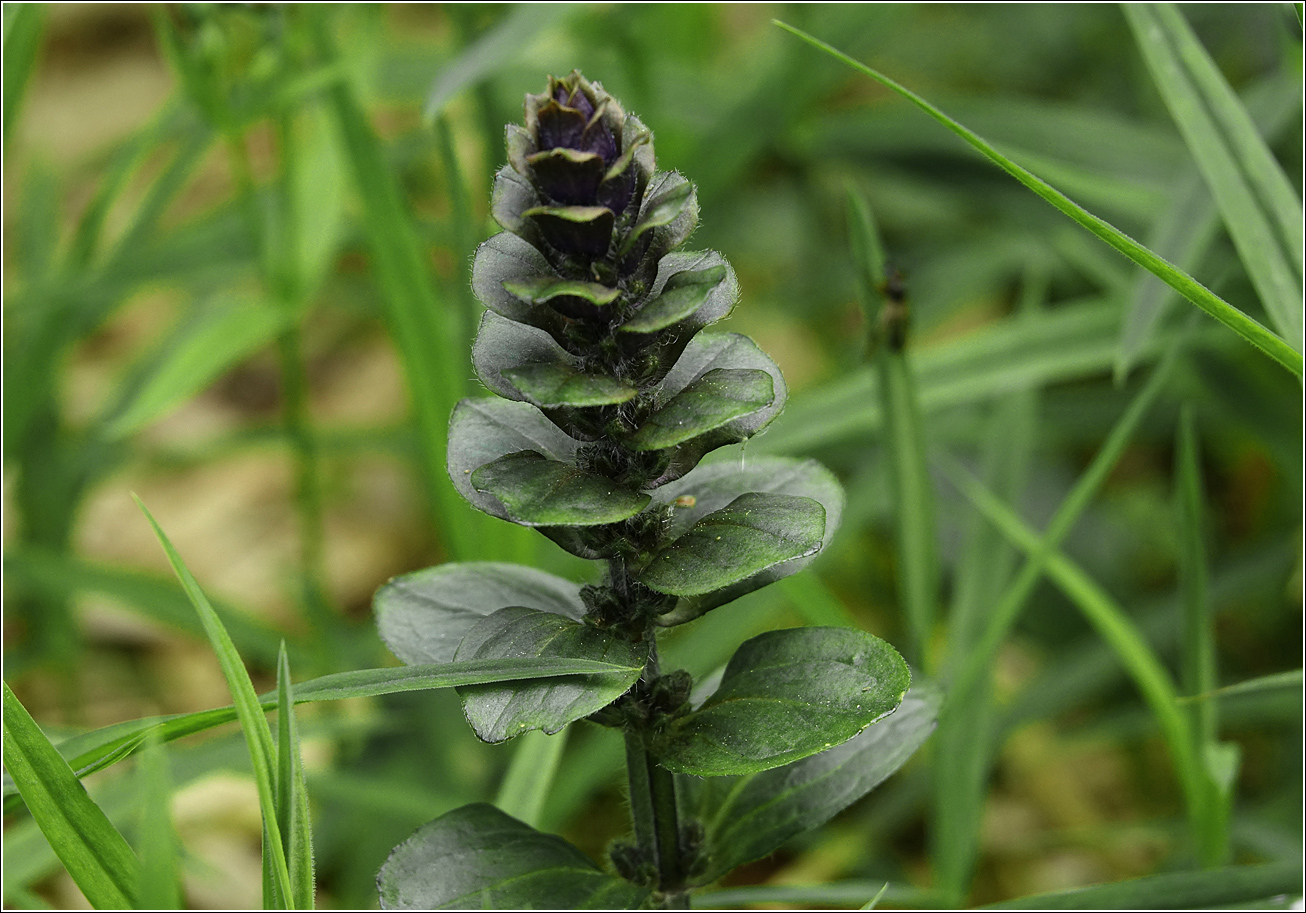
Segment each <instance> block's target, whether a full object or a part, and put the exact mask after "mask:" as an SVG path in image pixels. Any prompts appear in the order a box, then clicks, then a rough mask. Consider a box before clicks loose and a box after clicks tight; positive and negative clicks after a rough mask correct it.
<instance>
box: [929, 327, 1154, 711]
mask: <svg viewBox="0 0 1306 913" xmlns="http://www.w3.org/2000/svg"><path fill="white" fill-rule="evenodd" d="M1176 351H1177V350H1172V351H1171V354H1170V355H1169V356H1167V358H1166V359H1165V361H1163V362H1162V363H1161V364H1160V365H1159V366H1158V367H1157V368H1156V370H1155V371H1154V372H1153V373H1152V376H1151V377H1150V378H1148V381H1147V383H1146V384H1144V385H1143V388H1142V389H1141V390H1140V391H1139V392H1138V394H1137V395H1136V396H1135V397H1134V399H1133V401H1132V402H1131V403H1130V404H1129V407H1128V408H1127V409H1126V410H1125V412H1124V414H1123V415H1122V416H1121V417H1120V420H1119V421H1117V422H1116V424H1115V426H1114V427H1113V428H1112V429H1111V432H1110V434H1108V435H1107V438H1106V440H1105V441H1103V443H1102V446H1101V448H1099V450H1098V452H1097V455H1096V456H1094V457H1093V461H1092V462H1091V463H1090V464H1089V465H1088V468H1087V469H1085V470H1084V472H1083V473H1082V474H1081V475H1080V477H1079V480H1078V481H1077V482H1076V483H1075V486H1074V488H1072V489H1071V491H1070V493H1069V494H1068V495H1066V497H1065V499H1064V500H1063V501H1062V502H1061V505H1060V506H1059V507H1058V508H1057V511H1056V513H1055V514H1054V515H1053V517H1052V519H1051V521H1049V523H1048V525H1047V529H1046V530H1045V531H1044V533H1043V536H1042V539H1041V540H1040V541H1041V544H1040V547H1039V548H1038V549H1037V550H1035V551H1034V552H1032V553H1031V554H1030V555H1029V556H1028V557H1027V559H1026V561H1025V563H1024V565H1023V566H1022V567H1021V569H1020V571H1019V572H1018V574H1017V576H1016V579H1015V580H1014V581H1012V583H1011V584H1010V585H1009V586H1008V587H1007V589H1006V590H1005V591H1004V592H1003V594H1002V597H1001V599H1000V600H998V602H997V604H996V605H995V607H994V609H993V612H992V614H991V615H990V616H989V618H988V622H987V624H986V626H985V629H984V632H983V634H982V636H981V637H980V638H979V639H978V640H977V641H976V642H975V644H974V646H973V647H972V648H971V650H970V651H969V657H968V659H967V661H966V663H965V664H964V665H963V666H962V667H961V669H960V670H958V671H957V672H956V673H955V677H954V678H953V680H952V682H951V684H950V687H949V696H951V695H952V694H963V695H964V694H966V693H968V692H969V691H970V689H972V688H974V687H976V685H977V683H978V682H979V680H980V679H981V678H982V677H983V675H984V674H985V672H986V671H987V670H988V669H989V667H990V666H991V664H992V662H993V658H994V656H996V655H997V650H998V647H999V646H1000V645H1001V643H1002V640H1003V638H1004V637H1005V636H1006V634H1007V631H1009V630H1010V629H1011V626H1012V625H1013V624H1014V623H1015V621H1016V619H1017V618H1018V617H1019V615H1020V612H1021V610H1022V609H1023V608H1024V606H1025V602H1026V600H1028V599H1029V597H1030V595H1031V594H1032V593H1033V592H1034V587H1035V586H1036V585H1037V583H1038V581H1039V579H1040V578H1041V577H1042V575H1043V573H1044V570H1045V561H1046V555H1047V554H1049V553H1050V552H1051V551H1052V550H1054V549H1055V548H1057V547H1058V546H1059V545H1060V544H1061V542H1062V541H1064V540H1065V537H1066V536H1067V535H1068V534H1069V533H1070V530H1071V529H1072V528H1073V527H1074V525H1075V523H1076V522H1077V521H1078V520H1079V517H1080V516H1081V515H1082V514H1083V512H1084V510H1085V509H1086V508H1087V507H1088V505H1089V502H1090V501H1092V499H1093V497H1094V496H1095V495H1096V494H1097V491H1098V489H1099V488H1101V486H1102V483H1103V482H1105V481H1106V477H1107V475H1108V474H1109V473H1110V472H1111V470H1112V469H1113V468H1114V467H1115V464H1116V462H1117V461H1118V460H1119V459H1120V457H1121V456H1122V455H1123V454H1124V451H1125V447H1126V446H1128V444H1129V440H1130V438H1132V437H1133V434H1134V432H1135V431H1136V430H1137V429H1138V426H1139V424H1140V423H1141V422H1142V420H1143V417H1144V416H1145V415H1146V414H1147V411H1148V409H1150V408H1151V407H1152V405H1153V403H1155V402H1156V400H1157V398H1158V397H1159V396H1160V394H1161V391H1162V389H1164V387H1165V385H1166V383H1167V382H1168V380H1169V378H1170V374H1171V371H1172V370H1173V367H1174V363H1175V360H1176ZM950 704H951V700H948V701H946V702H945V703H944V707H943V714H947V713H948V712H949V710H950ZM943 714H941V717H942V715H943Z"/></svg>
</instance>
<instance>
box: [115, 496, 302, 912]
mask: <svg viewBox="0 0 1306 913" xmlns="http://www.w3.org/2000/svg"><path fill="white" fill-rule="evenodd" d="M136 504H137V505H138V506H139V507H140V509H141V511H142V512H143V513H144V514H145V517H146V519H147V520H149V522H150V526H152V527H153V528H154V534H155V535H156V536H157V537H158V539H159V543H160V544H161V545H162V546H163V550H164V552H165V553H166V554H167V556H168V563H169V564H171V565H172V569H173V571H174V572H175V573H176V574H177V579H178V580H180V581H181V585H182V589H184V590H185V591H186V595H187V596H188V597H190V601H191V604H192V605H194V606H195V611H196V612H198V613H199V616H200V619H201V620H202V621H203V622H204V630H205V633H206V634H208V637H209V643H210V644H211V645H212V647H213V652H214V653H216V654H217V657H218V663H219V664H220V665H221V667H222V675H223V677H224V678H225V679H226V680H227V687H228V688H229V689H230V690H231V696H232V698H234V700H235V713H236V716H237V718H238V719H239V720H240V728H241V731H242V732H244V734H245V742H246V744H247V746H248V748H249V757H250V762H251V764H252V765H253V768H254V783H255V785H256V786H257V788H258V797H259V807H260V808H261V809H262V811H263V826H264V829H265V832H266V838H267V839H266V840H265V841H264V846H263V856H264V862H265V865H267V866H270V868H271V870H272V875H271V879H270V881H271V885H272V886H273V887H274V888H275V890H274V891H273V892H272V895H271V896H268V894H267V893H266V892H265V894H264V897H263V903H264V906H265V907H266V906H270V905H273V904H274V903H275V904H276V905H277V906H278V907H280V908H285V906H286V905H287V904H288V902H289V899H290V898H291V897H292V896H293V895H292V893H291V890H290V870H289V868H288V867H287V864H286V855H285V852H284V850H283V843H282V837H281V829H280V827H279V826H278V825H277V803H276V794H275V783H276V775H277V774H276V753H275V748H274V747H273V744H272V733H271V732H270V731H269V729H268V721H267V719H266V718H265V717H264V715H263V705H262V703H261V702H260V700H259V697H258V694H257V693H256V692H255V691H254V683H253V682H251V681H250V679H249V672H248V671H246V669H245V664H244V662H243V661H242V660H241V658H240V654H239V653H238V652H236V647H235V645H234V644H233V643H232V642H231V637H230V635H228V634H227V631H226V629H225V628H223V626H222V621H221V620H220V619H219V618H218V615H217V613H216V612H214V611H213V607H212V606H211V605H209V600H208V598H207V597H206V596H205V595H204V593H203V591H202V590H201V589H200V586H199V584H198V583H197V582H196V581H195V578H194V577H193V576H192V575H191V572H190V570H189V569H187V567H186V565H185V563H184V562H183V561H182V560H181V555H179V554H178V553H177V550H176V549H175V548H173V545H172V542H171V541H169V539H168V537H167V535H166V534H165V533H164V532H163V528H162V527H160V526H159V524H158V523H157V522H156V521H155V519H154V517H153V515H151V514H150V512H149V510H147V509H146V507H145V505H144V504H143V503H141V500H140V498H137V499H136ZM267 885H268V880H266V879H265V886H267Z"/></svg>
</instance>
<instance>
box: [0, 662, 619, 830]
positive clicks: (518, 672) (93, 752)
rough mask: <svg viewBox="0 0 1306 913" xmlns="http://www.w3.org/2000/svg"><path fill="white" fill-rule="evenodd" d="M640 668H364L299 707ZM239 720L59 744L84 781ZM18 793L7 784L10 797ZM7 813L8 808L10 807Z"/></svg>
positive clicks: (206, 714)
mask: <svg viewBox="0 0 1306 913" xmlns="http://www.w3.org/2000/svg"><path fill="white" fill-rule="evenodd" d="M632 671H637V670H636V669H635V668H634V667H627V666H619V665H614V664H612V663H603V662H595V661H593V660H588V659H499V660H473V661H471V662H463V663H435V664H431V665H421V666H402V667H399V668H393V669H361V670H358V671H354V672H337V673H334V674H332V675H324V676H322V677H320V678H315V679H311V680H309V681H305V682H300V683H299V684H297V685H296V686H295V693H294V700H295V703H296V704H307V703H310V702H313V701H340V700H346V699H348V698H353V697H376V696H378V695H382V694H397V693H400V692H404V691H428V690H432V689H436V688H459V687H462V686H463V685H488V684H493V683H495V682H506V681H521V680H525V679H534V678H554V677H557V676H562V675H604V674H629V673H630V672H632ZM259 702H260V703H259V706H260V707H261V709H262V710H264V711H267V710H274V709H276V707H277V702H276V696H275V694H265V695H262V696H261V697H260V698H259ZM235 719H238V715H237V712H236V708H235V707H219V708H215V709H213V710H199V711H196V712H194V713H182V714H176V715H174V716H166V717H148V718H145V719H140V720H131V721H129V722H125V723H115V724H114V725H112V726H106V727H104V728H103V729H96V730H94V731H92V732H88V733H85V734H83V735H80V736H76V737H74V738H72V739H69V740H67V741H66V742H62V743H60V745H59V752H60V754H61V755H62V756H63V757H65V758H67V759H68V762H69V764H70V765H72V767H73V768H74V769H75V770H76V771H77V776H79V777H84V776H87V775H88V774H91V773H94V772H95V771H97V770H103V769H105V768H106V767H110V766H112V765H113V764H116V763H118V762H119V761H121V760H123V759H124V758H126V757H128V756H129V755H130V754H131V753H132V752H133V751H135V750H136V749H137V748H139V747H140V745H141V743H142V742H143V741H144V738H145V733H146V732H147V731H149V730H152V729H155V728H157V730H158V733H159V737H160V738H161V739H162V740H163V741H165V742H171V741H172V740H173V739H179V738H181V737H182V736H187V735H192V734H193V733H197V732H204V731H205V730H208V729H212V728H213V727H215V726H221V725H222V724H223V723H229V722H231V721H232V720H235ZM12 792H13V790H12V787H11V785H10V784H9V783H8V782H6V783H5V796H6V798H8V797H9V796H10V795H11V794H12ZM6 810H8V809H7V808H6Z"/></svg>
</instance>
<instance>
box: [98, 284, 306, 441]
mask: <svg viewBox="0 0 1306 913" xmlns="http://www.w3.org/2000/svg"><path fill="white" fill-rule="evenodd" d="M293 317H294V315H293V314H291V313H288V312H287V311H286V310H285V309H284V308H280V307H276V306H274V305H273V304H272V302H270V301H267V300H265V299H254V298H236V297H228V298H223V299H220V300H218V301H214V302H211V303H209V305H208V306H205V307H203V308H201V309H200V310H198V311H197V312H196V313H195V314H194V315H193V316H192V317H191V318H190V319H189V320H186V321H184V322H183V324H182V325H181V326H179V327H178V328H177V329H176V330H175V331H174V332H173V333H171V334H170V335H169V336H168V337H167V338H165V339H164V340H163V343H162V345H161V346H160V347H159V350H158V353H157V354H155V355H151V356H148V357H149V358H151V359H152V360H153V365H152V367H151V368H150V369H149V371H148V373H147V375H146V377H145V380H144V381H143V383H141V384H140V385H139V386H138V387H137V388H136V389H135V390H134V393H133V395H132V396H130V397H129V398H128V399H127V400H126V401H124V402H121V403H119V404H118V405H117V407H116V408H115V410H114V413H115V414H114V415H113V416H112V417H111V418H109V419H108V420H107V422H106V424H107V427H106V429H105V434H106V435H107V436H108V437H109V438H110V439H111V440H120V439H122V438H124V437H127V436H129V435H131V434H134V433H135V432H137V431H139V430H140V429H141V428H143V427H145V426H146V425H148V424H149V423H150V422H153V421H155V420H156V419H159V418H161V417H163V416H164V415H166V414H168V413H169V412H171V411H172V410H174V409H176V408H177V407H178V406H180V405H181V404H182V403H183V402H185V401H186V400H187V399H189V398H190V397H192V396H194V395H195V394H196V393H198V392H199V391H200V390H202V389H204V388H205V387H206V386H208V385H209V384H210V383H212V382H213V381H214V380H216V379H217V378H218V377H219V376H220V375H221V374H223V373H224V372H225V371H227V370H229V369H230V368H232V367H234V366H235V365H236V364H238V363H240V362H242V361H244V360H245V359H246V358H249V357H250V356H251V355H253V354H254V353H255V352H257V351H258V350H259V349H261V348H263V347H264V346H266V345H268V344H269V343H270V342H272V340H273V339H275V338H276V337H277V334H279V333H280V332H282V330H284V329H285V328H286V327H287V326H288V325H289V324H290V322H291V321H292V319H293Z"/></svg>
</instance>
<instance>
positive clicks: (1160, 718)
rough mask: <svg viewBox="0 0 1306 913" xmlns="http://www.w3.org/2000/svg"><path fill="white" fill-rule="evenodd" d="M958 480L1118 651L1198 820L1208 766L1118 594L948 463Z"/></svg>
mask: <svg viewBox="0 0 1306 913" xmlns="http://www.w3.org/2000/svg"><path fill="white" fill-rule="evenodd" d="M947 475H948V477H949V478H950V479H951V480H952V482H953V484H954V485H956V486H957V488H958V489H959V490H960V491H961V492H962V494H964V495H965V496H966V497H967V499H968V500H970V502H971V503H972V504H973V505H974V506H975V507H976V509H978V510H979V511H980V512H981V513H982V514H984V516H985V517H986V518H987V519H988V520H989V522H991V523H992V524H993V525H994V526H996V527H997V528H998V529H999V530H1000V531H1001V532H1002V534H1003V535H1005V536H1006V537H1007V538H1008V539H1010V540H1011V542H1012V544H1014V545H1016V546H1018V547H1019V548H1020V549H1021V550H1023V551H1024V552H1025V553H1026V554H1027V555H1029V556H1030V557H1031V558H1033V557H1036V556H1042V558H1043V564H1044V567H1045V569H1046V571H1047V574H1048V577H1049V578H1050V579H1051V580H1052V581H1053V583H1055V584H1056V585H1057V588H1058V589H1060V590H1061V591H1062V592H1063V593H1065V594H1066V596H1067V597H1068V598H1069V599H1070V601H1071V602H1073V603H1074V604H1075V605H1076V606H1077V607H1078V608H1079V610H1080V611H1081V612H1082V613H1083V615H1084V617H1085V618H1086V619H1087V621H1088V622H1089V624H1091V625H1092V626H1093V628H1094V629H1096V631H1097V632H1098V634H1099V635H1100V636H1101V637H1102V639H1103V640H1104V641H1106V643H1107V644H1108V645H1109V646H1110V647H1111V648H1112V650H1113V651H1114V652H1115V654H1116V657H1117V659H1118V660H1119V661H1120V663H1121V664H1122V665H1123V666H1124V667H1125V668H1126V669H1127V670H1128V672H1129V674H1130V677H1131V678H1133V680H1134V683H1135V685H1136V686H1137V687H1138V690H1139V691H1140V692H1141V693H1142V695H1143V698H1144V699H1145V700H1146V701H1147V704H1148V706H1149V707H1150V709H1151V711H1152V714H1153V715H1154V716H1155V717H1156V721H1157V723H1158V724H1159V726H1160V728H1161V732H1162V735H1163V736H1164V737H1165V741H1166V746H1167V748H1168V749H1169V751H1170V755H1171V758H1172V760H1173V762H1174V766H1175V770H1176V773H1177V774H1178V776H1179V782H1180V785H1181V787H1182V789H1183V795H1184V799H1185V803H1186V805H1187V806H1188V810H1189V813H1190V815H1192V816H1193V817H1194V819H1195V823H1196V817H1197V816H1198V815H1199V814H1200V813H1201V811H1202V809H1203V807H1204V803H1205V802H1206V795H1207V794H1206V784H1205V777H1204V771H1203V768H1202V765H1201V763H1200V761H1199V759H1198V757H1197V754H1196V752H1194V750H1193V743H1192V735H1191V731H1190V727H1189V725H1188V719H1187V717H1186V716H1185V715H1184V713H1183V711H1182V709H1181V708H1180V706H1179V704H1178V702H1177V698H1178V692H1177V689H1176V687H1175V683H1174V680H1173V679H1172V678H1171V677H1170V673H1169V672H1168V671H1167V670H1166V668H1165V666H1163V665H1162V664H1161V662H1160V660H1159V659H1157V657H1156V654H1155V652H1153V650H1152V648H1151V647H1150V646H1148V644H1147V641H1146V640H1145V639H1144V637H1143V636H1142V634H1141V633H1140V632H1139V630H1138V628H1137V626H1136V625H1135V624H1134V622H1133V621H1132V620H1131V619H1130V618H1129V616H1128V615H1127V614H1126V613H1125V611H1124V610H1123V609H1122V608H1121V607H1120V606H1119V605H1118V604H1117V603H1116V602H1115V600H1114V599H1112V598H1111V596H1110V595H1109V594H1108V593H1107V592H1106V591H1105V590H1104V589H1102V587H1101V586H1100V585H1099V584H1098V583H1097V582H1096V581H1095V580H1093V579H1092V578H1091V577H1089V576H1088V575H1087V574H1086V573H1084V571H1083V570H1082V569H1081V568H1080V567H1079V566H1078V565H1077V564H1075V563H1074V562H1072V561H1071V560H1070V559H1069V558H1067V557H1066V556H1065V555H1064V554H1062V553H1061V552H1060V551H1058V550H1056V549H1055V548H1054V547H1052V546H1050V545H1049V543H1048V541H1047V539H1046V538H1045V537H1044V538H1040V537H1039V535H1038V534H1037V533H1035V532H1034V531H1033V530H1032V529H1030V528H1029V527H1028V526H1026V525H1025V523H1024V521H1023V520H1021V519H1020V518H1019V517H1018V516H1016V514H1015V513H1014V512H1013V511H1012V510H1011V509H1010V508H1009V507H1007V505H1005V504H1004V503H1002V501H1001V499H999V498H997V497H996V496H994V495H993V494H992V493H991V492H990V491H989V490H988V489H987V488H985V487H984V485H983V484H982V483H981V482H979V481H978V480H977V479H975V477H974V476H972V475H971V474H970V473H969V472H968V471H966V470H965V469H964V468H963V467H961V466H951V467H947Z"/></svg>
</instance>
